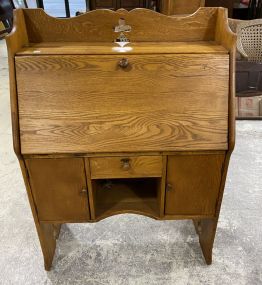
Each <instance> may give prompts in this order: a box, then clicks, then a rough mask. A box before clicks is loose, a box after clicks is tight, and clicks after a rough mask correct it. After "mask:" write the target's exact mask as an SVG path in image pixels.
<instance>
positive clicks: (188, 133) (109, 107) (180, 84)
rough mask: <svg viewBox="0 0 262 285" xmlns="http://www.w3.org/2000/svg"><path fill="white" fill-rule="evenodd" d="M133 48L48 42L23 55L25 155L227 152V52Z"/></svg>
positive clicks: (19, 59)
mask: <svg viewBox="0 0 262 285" xmlns="http://www.w3.org/2000/svg"><path fill="white" fill-rule="evenodd" d="M126 49H127V50H126V51H121V50H118V49H116V44H114V43H108V44H106V43H89V44H87V43H44V44H41V43H39V44H31V45H30V46H29V47H26V48H23V49H22V50H20V51H19V52H18V53H17V55H16V58H15V64H16V76H17V91H18V107H19V125H20V141H21V152H22V154H48V153H100V152H101V153H104V152H140V151H141V152H146V151H156V152H160V151H161V152H163V151H177V150H179V151H180V150H190V151H191V150H192V151H193V150H225V149H227V147H228V93H229V55H228V51H226V50H225V49H224V48H223V47H222V46H220V45H217V44H215V43H214V42H191V43H190V42H187V43H182V42H181V43H178V42H176V43H162V42H161V43H131V44H129V45H127V46H126ZM123 59H124V63H125V64H127V65H126V66H122V65H121V62H123Z"/></svg>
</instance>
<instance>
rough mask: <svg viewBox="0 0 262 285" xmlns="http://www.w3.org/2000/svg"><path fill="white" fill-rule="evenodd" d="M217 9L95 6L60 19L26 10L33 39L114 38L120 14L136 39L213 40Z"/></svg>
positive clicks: (108, 39) (28, 26) (106, 40)
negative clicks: (181, 13)
mask: <svg viewBox="0 0 262 285" xmlns="http://www.w3.org/2000/svg"><path fill="white" fill-rule="evenodd" d="M221 9H222V10H224V9H223V8H221ZM217 11H218V8H201V9H199V10H198V11H197V13H195V14H193V15H191V16H188V17H185V18H184V17H168V16H166V15H163V14H160V13H156V12H154V11H151V10H147V9H134V10H132V11H130V12H128V11H126V10H123V9H120V10H118V11H116V12H114V11H110V10H94V11H91V12H88V13H86V14H83V15H81V16H78V17H74V18H69V19H57V18H53V17H50V16H48V15H47V14H45V12H44V11H43V10H42V9H24V10H23V12H24V15H25V20H26V26H27V31H28V37H29V41H30V42H32V43H37V42H61V41H64V42H112V41H113V40H114V39H115V38H116V33H115V32H114V30H113V27H115V26H116V25H118V20H119V18H125V20H126V24H127V25H130V26H131V27H132V31H131V32H130V33H128V37H129V38H130V40H131V41H132V42H141V41H143V42H144V41H150V42H151V41H162V42H163V41H164V42H165V41H201V40H207V41H209V40H214V35H215V28H216V21H217ZM137 19H139V21H138V20H137Z"/></svg>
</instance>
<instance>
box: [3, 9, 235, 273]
mask: <svg viewBox="0 0 262 285" xmlns="http://www.w3.org/2000/svg"><path fill="white" fill-rule="evenodd" d="M119 18H124V19H125V20H126V23H127V24H128V25H130V26H131V27H132V31H131V32H130V33H129V34H128V36H129V38H130V40H131V43H130V44H128V45H127V47H126V48H124V49H120V48H119V47H117V45H116V44H115V43H112V42H113V40H114V39H115V38H116V34H115V33H114V32H113V29H112V27H114V26H115V25H117V24H118V20H119ZM14 23H15V29H14V31H13V32H12V33H11V34H10V36H9V37H8V38H7V44H8V54H9V67H10V86H11V107H12V126H13V141H14V150H15V152H16V154H17V157H18V159H19V162H20V165H21V170H22V173H23V177H24V181H25V185H26V189H27V193H28V197H29V201H30V205H31V209H32V212H33V216H34V220H35V224H36V229H37V232H38V235H39V240H40V243H41V247H42V251H43V255H44V261H45V268H46V269H47V270H49V269H50V268H51V265H52V259H53V255H54V252H55V246H56V238H57V237H58V235H59V229H60V225H61V224H62V223H69V222H94V221H98V220H101V219H103V218H106V217H108V216H111V215H115V214H119V213H136V214H142V215H146V216H149V217H152V218H155V219H159V220H165V219H192V220H193V221H194V224H195V227H196V230H197V233H198V234H199V241H200V244H201V247H202V250H203V254H204V257H205V259H206V262H207V264H210V263H211V260H212V247H213V242H214V238H215V232H216V226H217V221H218V217H219V211H220V205H221V201H222V196H223V190H224V185H225V179H226V173H227V167H228V163H229V158H230V154H231V152H232V150H233V147H234V129H235V127H234V100H233V99H234V76H233V73H234V58H235V56H234V53H235V50H234V47H235V40H236V37H235V35H234V34H233V33H231V31H230V30H229V28H228V26H227V18H226V12H225V9H223V8H202V9H200V10H199V11H198V12H197V13H196V14H194V15H192V16H188V17H185V18H181V17H179V18H176V17H174V18H173V17H167V16H165V15H161V14H158V13H155V12H153V11H150V10H144V9H140V10H135V11H132V12H127V11H124V10H121V11H118V12H113V11H109V10H106V11H105V10H104V11H103V10H97V11H92V12H90V13H87V14H84V15H82V16H79V17H77V18H72V19H66V20H63V19H55V18H50V17H49V16H47V15H46V14H45V13H44V11H42V10H41V9H32V10H31V9H25V10H16V11H15V22H14ZM152 27H155V28H152ZM185 27H186V30H187V32H186V33H185V32H184V31H185Z"/></svg>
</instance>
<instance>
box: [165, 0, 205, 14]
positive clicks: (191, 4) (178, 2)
mask: <svg viewBox="0 0 262 285" xmlns="http://www.w3.org/2000/svg"><path fill="white" fill-rule="evenodd" d="M203 6H205V0H187V1H185V0H162V1H161V5H160V12H161V13H163V14H165V15H181V14H182V15H184V14H193V13H195V12H196V11H197V9H198V8H200V7H203Z"/></svg>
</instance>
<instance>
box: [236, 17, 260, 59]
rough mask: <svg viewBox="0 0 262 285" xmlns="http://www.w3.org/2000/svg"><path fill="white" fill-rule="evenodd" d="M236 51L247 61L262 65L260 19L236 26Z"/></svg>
mask: <svg viewBox="0 0 262 285" xmlns="http://www.w3.org/2000/svg"><path fill="white" fill-rule="evenodd" d="M237 49H238V51H239V52H240V54H241V55H242V56H243V57H244V58H246V59H247V60H248V61H252V62H258V63H262V19H257V20H251V21H242V22H241V23H239V24H238V25H237Z"/></svg>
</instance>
